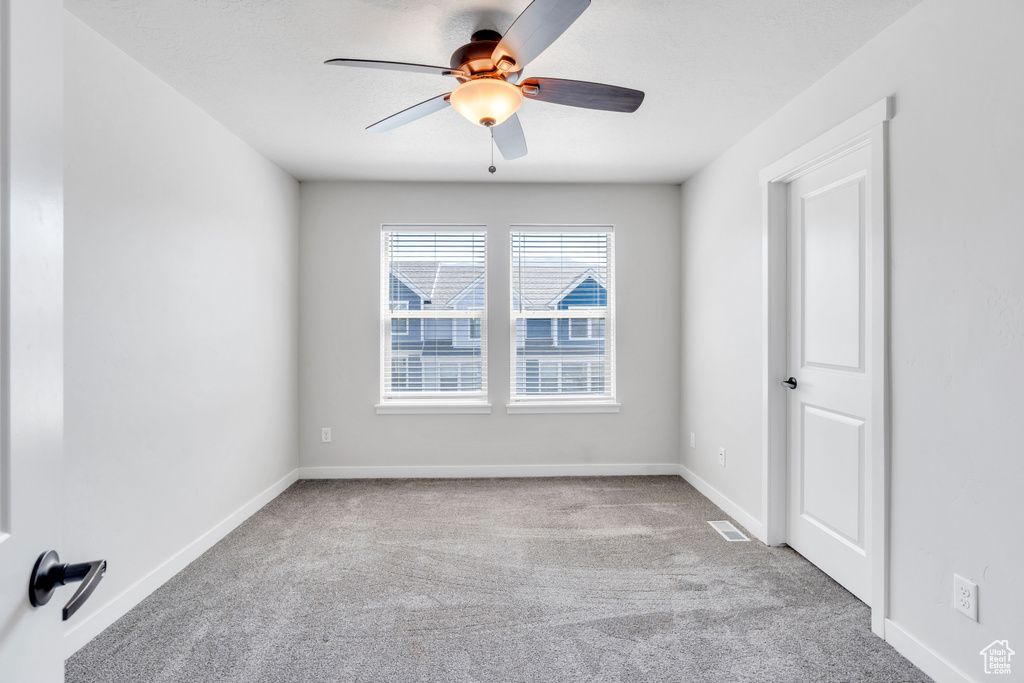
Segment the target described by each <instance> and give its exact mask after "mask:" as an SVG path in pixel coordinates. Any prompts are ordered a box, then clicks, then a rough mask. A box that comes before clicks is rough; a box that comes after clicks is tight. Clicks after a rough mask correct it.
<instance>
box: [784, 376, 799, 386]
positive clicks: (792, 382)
mask: <svg viewBox="0 0 1024 683" xmlns="http://www.w3.org/2000/svg"><path fill="white" fill-rule="evenodd" d="M782 383H783V384H784V385H785V386H787V387H789V388H790V389H796V377H790V378H789V379H784V380H782Z"/></svg>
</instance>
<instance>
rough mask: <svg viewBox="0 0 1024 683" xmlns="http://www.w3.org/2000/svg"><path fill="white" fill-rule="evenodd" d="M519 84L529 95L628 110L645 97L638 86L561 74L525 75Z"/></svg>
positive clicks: (577, 105) (596, 106)
mask: <svg viewBox="0 0 1024 683" xmlns="http://www.w3.org/2000/svg"><path fill="white" fill-rule="evenodd" d="M520 87H521V88H522V91H523V95H524V96H525V97H529V98H530V99H533V100H540V101H541V102H552V103H554V104H565V105H568V106H570V107H583V108H584V109H601V110H602V111H621V112H626V113H631V112H634V111H636V110H637V108H638V107H639V106H640V103H641V102H643V101H644V94H643V92H641V91H640V90H632V89H630V88H620V87H619V86H617V85H605V84H604V83H590V82H588V81H568V80H565V79H564V78H527V79H526V80H525V81H523V83H522V85H521V86H520Z"/></svg>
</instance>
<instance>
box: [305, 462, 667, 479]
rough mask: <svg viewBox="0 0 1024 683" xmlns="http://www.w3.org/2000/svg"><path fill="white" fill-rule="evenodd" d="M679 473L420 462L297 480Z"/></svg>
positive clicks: (655, 466)
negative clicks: (418, 464)
mask: <svg viewBox="0 0 1024 683" xmlns="http://www.w3.org/2000/svg"><path fill="white" fill-rule="evenodd" d="M653 474H675V475H678V474H679V465H677V464H676V463H647V464H637V465H596V464H592V465H436V466H431V465H424V466H415V465H413V466H393V467H300V468H299V479H465V478H475V479H479V478H491V477H600V476H632V475H653Z"/></svg>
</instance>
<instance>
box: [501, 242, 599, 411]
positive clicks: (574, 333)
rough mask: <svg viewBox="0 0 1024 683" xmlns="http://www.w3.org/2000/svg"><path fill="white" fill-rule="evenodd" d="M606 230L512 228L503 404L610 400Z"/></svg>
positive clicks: (579, 402)
mask: <svg viewBox="0 0 1024 683" xmlns="http://www.w3.org/2000/svg"><path fill="white" fill-rule="evenodd" d="M613 255H614V245H613V235H612V230H611V228H602V227H592V226H587V227H582V226H581V227H578V228H577V227H575V226H573V227H568V228H567V227H565V226H557V227H551V228H547V229H545V228H536V227H530V228H529V229H524V230H523V231H517V230H516V229H515V228H513V232H512V278H511V280H512V293H511V302H512V354H511V355H512V376H511V386H512V400H511V405H510V408H511V407H512V406H515V405H524V406H525V405H529V404H540V403H545V404H563V405H564V404H614V402H615V392H614V387H615V355H614V349H615V340H614V334H613V332H614V300H615V297H614V287H613V279H614V268H613V262H614V259H613Z"/></svg>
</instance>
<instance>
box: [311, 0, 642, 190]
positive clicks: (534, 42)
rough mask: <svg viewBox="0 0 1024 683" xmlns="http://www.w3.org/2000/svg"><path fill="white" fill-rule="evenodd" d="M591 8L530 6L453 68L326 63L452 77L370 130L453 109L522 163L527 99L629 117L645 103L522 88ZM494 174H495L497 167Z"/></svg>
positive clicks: (603, 94) (487, 33)
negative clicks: (530, 70)
mask: <svg viewBox="0 0 1024 683" xmlns="http://www.w3.org/2000/svg"><path fill="white" fill-rule="evenodd" d="M589 5H590V0H533V2H531V3H530V5H529V6H528V7H527V8H526V9H525V10H523V13H522V14H520V15H519V17H518V18H517V19H516V20H515V22H513V24H512V26H511V28H509V30H508V32H507V33H505V35H504V36H502V35H501V34H500V33H498V32H497V31H491V30H487V29H485V30H480V31H477V32H476V33H474V34H473V35H472V37H471V39H470V42H469V43H466V44H465V45H463V46H462V47H460V48H459V49H457V50H456V51H455V52H454V53H453V54H452V58H451V66H450V67H443V66H428V65H425V64H407V63H404V62H383V61H376V60H370V59H329V60H327V61H326V62H325V64H334V65H337V66H358V67H365V68H370V69H393V70H397V71H414V72H418V73H428V74H436V75H439V76H454V77H455V78H457V79H458V80H459V82H460V84H459V86H458V87H456V88H455V89H454V90H452V91H451V92H447V93H444V94H443V95H438V96H437V97H432V98H431V99H429V100H426V101H425V102H420V103H419V104H416V105H413V106H411V107H409V108H408V109H404V110H402V111H400V112H398V113H397V114H392V115H391V116H389V117H387V118H386V119H382V120H381V121H378V122H377V123H374V124H372V125H370V126H367V130H374V131H386V130H391V129H393V128H397V127H398V126H402V125H405V124H406V123H410V122H412V121H415V120H417V119H419V118H422V117H424V116H426V115H428V114H433V113H434V112H437V111H440V110H442V109H444V108H445V107H447V106H448V105H451V106H453V107H454V108H455V109H456V111H458V112H459V113H460V114H462V115H463V116H465V117H466V118H467V119H469V120H470V121H471V122H472V123H474V124H477V125H480V126H485V127H487V128H490V129H491V135H492V137H493V139H494V143H495V145H497V147H498V151H500V152H501V155H502V156H503V157H504V158H505V159H506V160H509V159H518V158H519V157H522V156H525V155H526V137H525V136H524V135H523V127H522V125H520V123H519V117H518V116H517V115H516V110H517V109H519V107H520V105H522V103H523V98H524V97H525V98H529V99H532V100H540V101H541V102H551V103H554V104H564V105H568V106H570V107H582V108H584V109H600V110H603V111H618V112H627V113H628V112H634V111H636V110H637V108H638V107H639V106H640V103H641V102H643V100H644V94H643V93H642V92H641V91H639V90H631V89H630V88H620V87H618V86H614V85H605V84H603V83H589V82H587V81H570V80H565V79H561V78H534V77H531V78H527V79H525V80H523V81H522V82H521V83H520V79H521V78H522V70H523V67H525V66H526V65H527V64H529V63H530V62H531V61H533V60H534V59H535V58H536V57H537V56H538V55H539V54H540V53H541V52H543V51H544V50H545V49H547V47H548V46H549V45H551V43H553V42H554V41H555V39H557V38H558V37H559V36H560V35H562V33H564V32H565V30H566V29H567V28H569V26H571V25H572V23H573V22H574V21H576V19H577V18H578V17H579V16H580V15H581V14H583V11H584V10H585V9H587V7H588V6H589ZM489 170H490V171H491V173H493V172H494V166H493V165H492V166H491V168H490V169H489Z"/></svg>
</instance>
